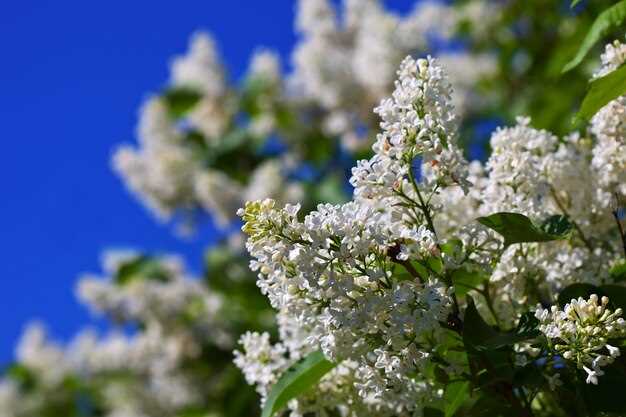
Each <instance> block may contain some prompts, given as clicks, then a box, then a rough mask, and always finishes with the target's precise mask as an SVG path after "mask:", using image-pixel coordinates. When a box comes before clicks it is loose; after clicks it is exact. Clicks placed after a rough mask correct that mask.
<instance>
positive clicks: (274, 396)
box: [262, 350, 336, 417]
mask: <svg viewBox="0 0 626 417" xmlns="http://www.w3.org/2000/svg"><path fill="white" fill-rule="evenodd" d="M335 366H336V364H334V363H332V362H330V361H329V360H327V359H326V358H325V357H324V354H323V353H322V352H321V351H319V350H318V351H316V352H313V353H311V354H309V355H308V356H307V357H306V358H303V359H301V360H300V361H298V362H297V363H295V364H294V365H293V366H291V367H290V368H289V369H287V371H286V372H285V373H284V374H283V375H282V376H281V377H280V378H279V380H278V382H276V384H275V385H274V386H273V387H272V390H271V391H270V394H269V396H268V397H267V400H266V402H265V406H264V407H263V414H262V417H272V416H273V415H274V414H276V413H277V412H278V411H280V410H281V409H282V408H283V407H284V406H285V405H286V404H287V402H289V400H291V399H293V398H296V397H297V396H298V395H300V394H302V393H303V392H305V391H306V390H307V389H309V388H311V387H312V386H313V385H315V384H317V382H318V381H319V380H320V379H321V378H322V377H323V376H324V375H326V374H327V373H328V372H329V371H330V370H331V369H333V368H334V367H335Z"/></svg>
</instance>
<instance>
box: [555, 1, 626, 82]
mask: <svg viewBox="0 0 626 417" xmlns="http://www.w3.org/2000/svg"><path fill="white" fill-rule="evenodd" d="M624 19H626V0H622V1H620V2H619V3H617V4H614V5H613V6H611V7H609V8H608V9H606V10H605V11H603V12H602V13H600V15H599V16H598V17H597V18H596V20H595V21H594V22H593V25H591V28H590V29H589V32H587V36H585V39H584V40H583V42H582V44H581V45H580V48H578V52H577V53H576V56H575V57H574V58H573V59H572V60H571V61H570V62H568V63H567V64H566V65H565V67H563V72H567V71H569V70H571V69H573V68H575V67H576V66H577V65H578V64H580V63H581V62H582V60H583V59H584V58H585V56H586V55H587V54H588V53H589V51H590V50H591V48H593V46H594V45H595V44H596V43H597V42H598V41H599V40H601V39H602V38H603V37H604V36H606V35H608V34H609V33H610V31H611V30H613V29H616V28H618V27H620V26H621V25H622V23H623V22H624Z"/></svg>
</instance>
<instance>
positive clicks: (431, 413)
mask: <svg viewBox="0 0 626 417" xmlns="http://www.w3.org/2000/svg"><path fill="white" fill-rule="evenodd" d="M422 415H423V416H424V417H444V414H443V411H441V410H439V409H438V408H434V407H424V410H423V411H422Z"/></svg>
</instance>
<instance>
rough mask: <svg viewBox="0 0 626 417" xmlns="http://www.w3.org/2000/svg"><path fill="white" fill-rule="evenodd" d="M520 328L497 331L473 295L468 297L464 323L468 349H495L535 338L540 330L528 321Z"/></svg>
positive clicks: (464, 339) (464, 335)
mask: <svg viewBox="0 0 626 417" xmlns="http://www.w3.org/2000/svg"><path fill="white" fill-rule="evenodd" d="M526 320H528V319H526ZM518 329H519V330H516V331H512V332H507V333H504V332H499V331H497V330H496V329H494V328H493V327H491V326H489V325H488V324H487V323H486V322H485V321H484V320H483V318H482V317H481V315H480V313H479V312H478V310H476V306H475V305H474V301H473V300H472V299H471V297H469V298H468V304H467V310H465V321H464V323H463V342H464V343H465V347H466V348H467V349H468V351H471V350H475V351H485V350H495V349H499V348H502V347H505V346H509V345H513V344H515V343H518V342H522V341H524V340H528V339H532V338H535V337H537V336H538V335H539V331H538V330H536V329H534V328H528V324H527V323H524V324H522V328H520V327H519V326H518Z"/></svg>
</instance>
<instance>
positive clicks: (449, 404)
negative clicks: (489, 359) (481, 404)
mask: <svg viewBox="0 0 626 417" xmlns="http://www.w3.org/2000/svg"><path fill="white" fill-rule="evenodd" d="M468 398H469V382H467V381H459V382H453V383H452V384H450V385H448V386H447V387H446V393H445V394H444V400H445V409H444V412H445V417H452V416H453V415H454V413H456V412H457V410H458V409H459V408H460V407H461V405H463V403H464V402H465V400H467V399H468Z"/></svg>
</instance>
